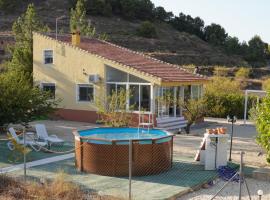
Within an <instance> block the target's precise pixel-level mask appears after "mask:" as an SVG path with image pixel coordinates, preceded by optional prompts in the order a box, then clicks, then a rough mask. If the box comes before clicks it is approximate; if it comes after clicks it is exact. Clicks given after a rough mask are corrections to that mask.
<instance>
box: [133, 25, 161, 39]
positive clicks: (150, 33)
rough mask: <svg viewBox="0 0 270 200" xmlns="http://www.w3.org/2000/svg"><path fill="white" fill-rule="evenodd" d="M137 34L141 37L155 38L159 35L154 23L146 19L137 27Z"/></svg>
mask: <svg viewBox="0 0 270 200" xmlns="http://www.w3.org/2000/svg"><path fill="white" fill-rule="evenodd" d="M137 34H138V35H139V36H141V37H146V38H155V37H157V32H156V28H155V26H154V24H152V23H151V22H149V21H144V22H143V23H142V24H141V25H140V27H139V28H138V29H137Z"/></svg>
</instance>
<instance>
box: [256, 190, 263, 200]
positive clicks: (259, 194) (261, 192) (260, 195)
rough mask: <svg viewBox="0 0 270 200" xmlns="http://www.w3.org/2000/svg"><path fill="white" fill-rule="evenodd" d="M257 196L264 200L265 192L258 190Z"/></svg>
mask: <svg viewBox="0 0 270 200" xmlns="http://www.w3.org/2000/svg"><path fill="white" fill-rule="evenodd" d="M257 194H258V196H259V200H261V199H262V195H263V191H262V190H258V192H257Z"/></svg>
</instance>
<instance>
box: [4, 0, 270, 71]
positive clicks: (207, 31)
mask: <svg viewBox="0 0 270 200" xmlns="http://www.w3.org/2000/svg"><path fill="white" fill-rule="evenodd" d="M31 2H32V3H34V5H35V7H36V8H37V13H38V15H39V16H40V18H41V19H42V21H43V22H44V23H45V24H47V25H48V27H49V28H50V30H51V31H52V32H54V31H55V19H56V18H57V17H59V16H62V15H66V16H69V14H70V12H71V8H73V7H75V4H76V2H77V0H68V1H60V0H45V1H38V0H22V1H20V2H18V1H15V0H0V30H1V31H6V30H11V24H12V23H13V21H14V20H15V19H16V18H17V17H18V16H19V15H20V14H21V13H22V12H23V11H24V10H25V8H26V7H27V5H28V4H29V3H31ZM84 4H85V8H86V13H85V14H86V17H87V21H88V23H89V27H92V29H91V31H92V34H93V33H94V32H96V33H106V39H107V40H109V41H111V42H114V43H116V44H119V45H122V46H125V47H128V48H131V49H133V50H137V51H142V52H145V53H146V54H149V55H151V56H154V57H156V58H158V59H161V60H164V61H167V62H170V63H175V64H179V65H190V64H195V65H206V66H207V65H226V66H255V67H258V66H265V65H267V63H268V59H269V57H270V56H269V55H270V53H269V49H268V44H267V43H265V42H263V41H262V40H261V39H260V37H259V36H254V37H253V38H251V39H250V40H249V41H248V42H244V41H243V42H241V41H240V40H239V39H238V38H236V37H231V36H230V35H229V34H228V33H227V32H226V30H225V29H224V28H223V27H222V25H219V24H214V23H213V24H210V25H207V26H206V25H205V23H204V21H203V19H201V18H200V17H192V16H190V15H187V14H184V13H179V14H174V13H172V12H169V11H166V10H165V9H164V8H163V7H159V6H155V5H154V4H153V3H152V2H151V1H150V0H85V1H84ZM14 11H16V12H14ZM15 13H16V14H15ZM69 28H70V27H69V20H68V19H63V20H61V21H59V32H61V33H69V32H70V29H69ZM88 36H89V35H88ZM90 36H91V34H90Z"/></svg>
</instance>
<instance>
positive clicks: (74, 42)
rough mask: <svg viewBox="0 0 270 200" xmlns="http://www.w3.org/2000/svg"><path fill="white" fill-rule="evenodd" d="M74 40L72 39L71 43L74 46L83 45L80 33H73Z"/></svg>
mask: <svg viewBox="0 0 270 200" xmlns="http://www.w3.org/2000/svg"><path fill="white" fill-rule="evenodd" d="M71 35H72V38H71V43H72V45H74V46H79V45H80V43H81V33H80V31H75V32H72V33H71Z"/></svg>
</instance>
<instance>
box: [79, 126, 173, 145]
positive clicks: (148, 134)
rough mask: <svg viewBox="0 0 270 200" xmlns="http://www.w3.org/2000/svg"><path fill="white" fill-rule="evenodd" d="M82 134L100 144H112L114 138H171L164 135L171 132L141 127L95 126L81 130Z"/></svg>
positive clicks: (166, 139)
mask: <svg viewBox="0 0 270 200" xmlns="http://www.w3.org/2000/svg"><path fill="white" fill-rule="evenodd" d="M79 134H80V136H82V137H87V141H88V142H90V143H98V144H111V141H112V140H116V141H117V140H130V139H136V140H140V139H158V138H161V139H160V141H157V142H165V141H168V140H170V139H171V138H165V139H163V137H165V136H168V135H170V134H169V133H167V132H165V131H163V130H160V129H150V130H149V131H148V129H142V128H140V129H139V131H138V128H93V129H89V130H82V131H79ZM95 139H104V140H108V141H97V140H95ZM142 142H143V143H149V142H151V141H142ZM126 143H127V142H118V143H117V144H126Z"/></svg>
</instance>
